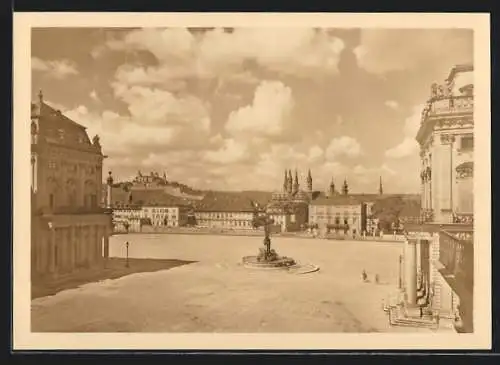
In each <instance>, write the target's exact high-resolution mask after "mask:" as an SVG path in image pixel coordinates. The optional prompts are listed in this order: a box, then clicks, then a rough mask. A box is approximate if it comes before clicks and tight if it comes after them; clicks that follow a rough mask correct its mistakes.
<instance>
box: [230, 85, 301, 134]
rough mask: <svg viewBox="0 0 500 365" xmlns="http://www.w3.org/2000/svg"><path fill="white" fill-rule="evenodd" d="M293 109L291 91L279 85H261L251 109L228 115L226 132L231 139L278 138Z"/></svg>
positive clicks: (256, 91) (247, 107)
mask: <svg viewBox="0 0 500 365" xmlns="http://www.w3.org/2000/svg"><path fill="white" fill-rule="evenodd" d="M292 108H293V96H292V90H291V89H290V88H289V87H287V86H285V85H284V84H283V83H281V82H279V81H262V82H261V83H260V85H259V86H258V87H257V89H256V90H255V95H254V98H253V102H252V104H251V105H247V106H245V107H242V108H240V109H238V110H236V111H233V112H231V114H230V115H229V118H228V121H227V123H226V126H225V129H226V131H227V132H229V133H230V134H232V135H241V134H246V133H251V134H254V135H264V136H279V135H280V134H281V133H282V132H283V130H284V128H285V126H286V123H287V121H288V119H289V117H290V113H291V111H292Z"/></svg>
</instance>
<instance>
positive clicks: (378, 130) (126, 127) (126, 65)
mask: <svg viewBox="0 0 500 365" xmlns="http://www.w3.org/2000/svg"><path fill="white" fill-rule="evenodd" d="M472 55H473V54H472V31H468V30H460V29H454V30H413V29H411V30H410V29H390V30H389V29H387V30H386V29H314V28H290V29H283V28H275V29H261V28H236V29H185V28H175V29H174V28H172V29H159V28H149V29H147V28H146V29H116V28H115V29H110V28H107V29H106V28H99V29H98V28H79V29H76V28H75V29H68V28H65V29H64V28H59V29H57V28H52V29H34V30H33V32H32V59H31V60H32V85H33V88H32V99H33V100H36V94H37V93H38V90H39V89H42V90H43V94H44V99H45V101H46V102H47V103H48V104H50V105H52V106H53V107H55V108H56V109H60V110H61V111H62V112H63V113H65V114H66V115H67V116H68V117H70V118H72V119H74V120H75V121H77V122H78V123H80V124H83V125H85V126H86V127H87V130H88V133H89V135H90V137H92V136H93V135H95V134H98V135H99V136H100V137H101V144H102V145H103V150H104V153H105V154H106V155H108V156H109V157H108V159H106V160H105V171H106V170H112V171H113V175H114V176H115V180H123V179H128V178H130V177H132V176H135V174H136V173H137V171H138V170H141V171H142V172H143V173H148V172H150V171H158V172H159V173H160V174H163V171H166V173H167V176H168V178H169V179H170V180H175V181H179V182H183V183H186V184H188V185H191V186H193V187H195V188H202V189H219V190H278V189H281V186H282V183H283V174H284V169H285V168H287V169H292V170H295V169H298V171H299V176H300V178H301V184H302V186H303V187H304V186H305V182H304V178H305V176H306V174H307V169H309V168H310V169H311V172H312V176H313V185H314V189H316V190H325V189H327V185H328V184H329V183H330V181H331V179H332V177H333V178H334V181H335V183H336V185H337V186H338V187H340V185H341V184H342V182H343V179H344V178H347V180H348V183H349V186H350V190H351V191H352V192H359V193H362V192H364V193H375V192H377V189H378V183H379V176H382V179H383V182H384V190H385V192H387V193H404V192H408V193H418V192H419V157H418V145H417V143H416V142H415V140H414V137H415V135H416V132H417V130H418V126H419V123H420V113H421V108H422V104H423V103H425V101H426V99H427V98H428V96H429V94H430V85H431V83H432V82H441V81H443V80H444V79H445V78H446V77H447V76H448V73H449V70H450V68H451V67H452V66H453V65H455V64H460V63H465V62H471V61H472Z"/></svg>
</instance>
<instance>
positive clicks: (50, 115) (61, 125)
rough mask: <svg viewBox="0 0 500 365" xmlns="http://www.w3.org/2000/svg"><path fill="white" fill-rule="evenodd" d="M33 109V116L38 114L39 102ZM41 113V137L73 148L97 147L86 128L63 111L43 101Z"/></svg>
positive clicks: (39, 133)
mask: <svg viewBox="0 0 500 365" xmlns="http://www.w3.org/2000/svg"><path fill="white" fill-rule="evenodd" d="M31 110H32V114H33V116H36V115H37V114H36V113H38V104H34V103H32V104H31ZM39 113H40V114H39V116H40V119H39V125H38V131H37V135H38V138H39V139H40V138H41V139H44V140H45V141H47V142H50V143H56V144H60V145H67V146H71V147H73V148H81V149H87V150H88V149H96V147H95V146H94V145H93V144H92V142H91V141H90V139H89V136H88V135H87V132H86V128H85V127H84V126H83V125H81V124H78V123H77V122H75V121H73V120H71V119H70V118H68V117H66V116H65V115H64V114H62V113H61V111H59V110H56V109H54V108H52V107H51V106H50V105H48V104H46V103H42V104H41V108H40V111H39Z"/></svg>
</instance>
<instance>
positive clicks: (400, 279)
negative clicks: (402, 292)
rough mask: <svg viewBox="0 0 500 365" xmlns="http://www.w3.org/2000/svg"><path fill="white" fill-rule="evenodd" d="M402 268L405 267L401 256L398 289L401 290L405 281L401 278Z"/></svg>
mask: <svg viewBox="0 0 500 365" xmlns="http://www.w3.org/2000/svg"><path fill="white" fill-rule="evenodd" d="M402 266H403V255H399V275H398V287H399V289H402V288H403V280H402V278H401V271H402Z"/></svg>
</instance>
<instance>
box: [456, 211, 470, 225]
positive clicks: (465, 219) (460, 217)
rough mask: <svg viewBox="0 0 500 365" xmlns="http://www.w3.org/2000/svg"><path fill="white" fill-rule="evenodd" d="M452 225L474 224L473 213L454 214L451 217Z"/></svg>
mask: <svg viewBox="0 0 500 365" xmlns="http://www.w3.org/2000/svg"><path fill="white" fill-rule="evenodd" d="M453 223H460V224H470V225H473V224H474V214H473V213H455V214H454V216H453Z"/></svg>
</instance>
